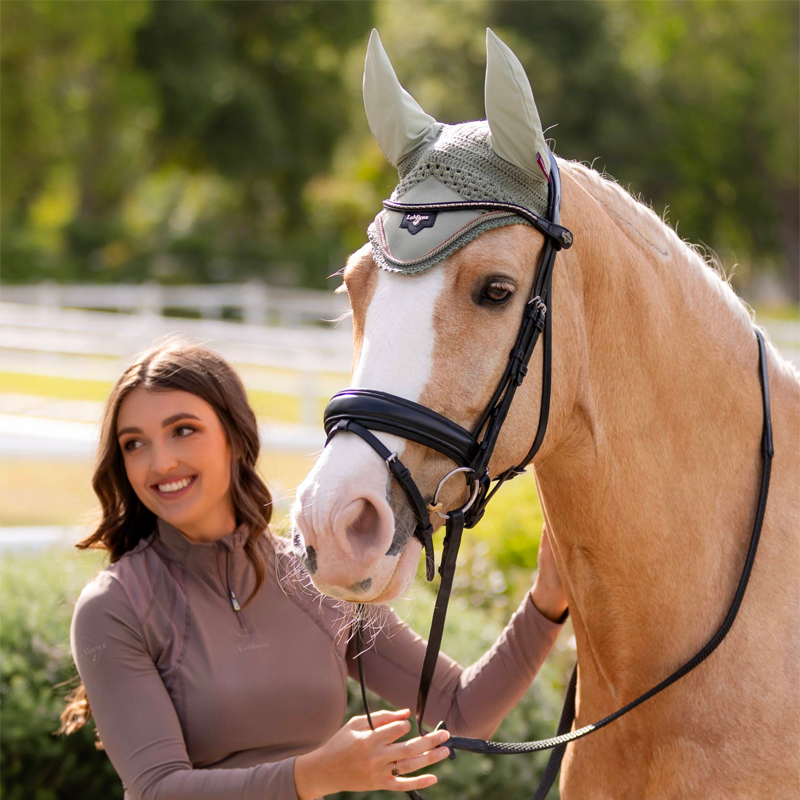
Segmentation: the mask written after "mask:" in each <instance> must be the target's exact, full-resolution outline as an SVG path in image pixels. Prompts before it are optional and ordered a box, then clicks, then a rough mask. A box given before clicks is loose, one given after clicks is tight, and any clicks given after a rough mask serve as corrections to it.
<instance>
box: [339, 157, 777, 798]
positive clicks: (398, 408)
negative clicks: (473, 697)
mask: <svg viewBox="0 0 800 800" xmlns="http://www.w3.org/2000/svg"><path fill="white" fill-rule="evenodd" d="M550 164H551V170H550V184H549V189H548V212H547V213H548V216H547V218H546V219H545V218H542V217H539V216H538V215H536V214H534V213H532V212H531V211H530V210H528V209H526V208H523V207H521V206H516V205H513V204H509V203H496V202H485V203H474V202H451V203H428V204H425V205H406V204H403V203H397V202H392V201H389V200H386V201H384V203H383V205H384V208H387V209H390V210H393V211H403V212H405V213H409V214H410V213H414V212H422V213H425V212H432V211H436V212H446V211H463V210H474V209H487V210H503V211H512V212H513V213H515V214H518V215H520V216H522V217H523V218H524V219H525V220H526V221H527V222H529V223H530V224H531V225H532V226H533V227H534V228H536V229H537V230H538V231H540V232H541V233H542V234H544V246H543V248H542V255H541V260H540V265H539V270H538V272H537V274H536V279H535V281H534V284H533V290H532V292H531V296H530V298H529V300H528V302H527V304H526V305H525V311H524V313H523V316H522V322H521V324H520V328H519V333H518V334H517V339H516V342H515V344H514V347H513V348H512V349H511V351H510V353H509V357H508V362H507V364H506V368H505V371H504V372H503V375H502V377H501V378H500V381H499V383H498V385H497V387H496V388H495V391H494V393H493V394H492V397H491V399H490V400H489V403H488V404H487V406H486V409H485V410H484V412H483V414H482V415H481V417H480V419H479V420H478V422H477V424H476V425H475V427H474V428H473V429H472V431H468V430H467V429H466V428H462V427H461V426H460V425H458V424H456V423H455V422H453V421H452V420H449V419H447V417H444V416H442V415H441V414H438V413H436V412H435V411H433V410H432V409H430V408H427V407H425V406H423V405H420V404H418V403H414V402H412V401H410V400H406V399H405V398H402V397H398V396H397V395H392V394H387V393H385V392H379V391H376V390H373V389H345V390H344V391H342V392H339V393H338V394H336V395H334V396H333V398H332V399H331V401H330V402H329V403H328V406H327V407H326V409H325V415H324V423H325V432H326V433H327V435H328V438H327V441H326V443H325V444H326V446H327V444H328V443H329V442H330V441H331V439H332V438H333V437H334V436H335V435H336V434H338V433H345V432H346V433H354V434H356V435H357V436H359V437H361V438H362V439H363V440H364V441H365V442H366V443H367V444H368V445H370V447H372V448H373V449H374V450H375V451H376V452H377V453H378V455H379V456H380V457H381V458H382V459H383V460H384V462H385V463H386V466H387V468H388V470H389V473H390V474H391V475H392V476H393V477H394V478H395V479H396V480H397V482H398V483H399V484H400V486H401V487H402V488H403V490H404V491H405V493H406V495H407V497H408V500H409V502H410V504H411V507H412V509H413V510H414V514H415V516H416V520H417V524H416V527H415V530H414V536H415V537H416V538H417V539H419V541H420V542H421V543H422V546H423V548H424V549H425V574H426V577H427V579H428V580H429V581H432V580H433V578H434V574H435V562H434V553H433V526H432V525H431V522H430V515H431V514H433V513H437V514H439V516H441V517H443V518H444V519H446V533H445V538H444V542H443V549H442V561H441V564H440V566H439V574H440V575H441V584H440V586H439V592H438V594H437V597H436V605H435V608H434V614H433V621H432V623H431V631H430V635H429V637H428V647H427V650H426V652H425V660H424V662H423V666H422V673H421V676H420V683H419V692H418V696H417V708H416V718H417V727H418V728H419V731H420V733H421V734H424V733H425V729H424V728H423V726H422V718H423V716H424V713H425V706H426V703H427V698H428V691H429V689H430V685H431V682H432V680H433V673H434V670H435V668H436V662H437V659H438V656H439V649H440V646H441V641H442V634H443V633H444V624H445V617H446V614H447V606H448V602H449V599H450V592H451V589H452V585H453V577H454V575H455V569H456V557H457V555H458V549H459V546H460V543H461V534H462V532H463V530H464V528H472V527H474V526H475V525H476V524H477V523H478V521H479V520H480V519H481V517H482V516H483V514H484V511H485V510H486V506H487V504H488V502H489V501H490V500H491V499H492V497H494V495H495V493H496V492H497V490H498V489H499V488H500V486H502V485H503V483H505V482H506V481H507V480H510V479H512V478H514V477H516V476H517V475H521V474H522V473H523V472H524V471H525V468H526V467H527V466H528V465H529V464H530V462H531V461H532V460H533V458H534V456H535V455H536V453H537V452H538V451H539V448H540V447H541V445H542V442H543V441H544V436H545V433H546V430H547V422H548V418H549V412H550V383H551V366H552V347H551V338H552V285H553V284H552V280H553V265H554V264H555V258H556V254H557V252H558V251H559V250H561V249H562V248H563V249H566V248H569V247H570V246H571V245H572V240H573V239H572V234H571V233H570V231H568V230H567V229H566V228H564V227H563V226H561V225H560V224H559V219H560V208H561V181H560V175H559V171H558V164H557V163H556V159H555V157H554V156H553V154H552V153H551V154H550ZM755 334H756V338H757V341H758V348H759V378H760V383H761V393H762V400H763V426H762V436H761V452H762V458H763V466H762V475H761V487H760V494H759V499H758V504H757V507H756V516H755V522H754V525H753V532H752V534H751V538H750V546H749V549H748V552H747V557H746V559H745V564H744V568H743V570H742V574H741V577H740V579H739V584H738V586H737V589H736V593H735V595H734V598H733V600H732V602H731V605H730V607H729V609H728V613H727V615H726V616H725V619H724V620H723V622H722V624H721V625H720V627H719V628H718V629H717V631H716V633H714V635H713V636H712V637H711V639H709V641H708V642H707V643H706V644H705V646H704V647H703V648H702V649H701V650H699V651H698V652H697V653H696V654H695V655H694V656H693V657H692V658H691V659H689V661H687V662H686V663H685V664H684V665H683V666H682V667H680V668H679V669H677V670H676V671H675V672H673V673H672V674H671V675H670V676H668V677H667V678H665V679H664V680H662V681H661V682H660V683H659V684H657V685H656V686H654V687H653V688H652V689H650V690H649V691H647V692H645V693H644V694H643V695H641V696H639V697H637V698H636V699H635V700H633V701H631V702H630V703H628V704H627V705H625V706H623V707H622V708H620V709H618V710H617V711H615V712H614V713H613V714H610V715H609V716H607V717H605V718H603V719H602V720H599V721H598V722H596V723H593V724H590V725H585V726H584V727H582V728H579V729H577V730H574V731H572V730H571V728H572V723H573V721H574V717H575V695H576V687H577V664H576V665H575V669H574V670H573V672H572V676H571V678H570V682H569V686H568V688H567V695H566V698H565V701H564V707H563V710H562V713H561V719H560V721H559V725H558V734H557V735H556V736H555V737H553V738H551V739H544V740H541V741H537V742H520V743H512V744H506V743H502V742H487V741H484V740H482V739H471V738H467V737H462V736H451V737H450V739H448V741H447V742H445V745H444V746H445V747H448V748H449V749H450V758H455V751H456V750H465V751H469V752H474V753H484V754H486V755H516V754H523V753H534V752H539V751H541V750H552V753H551V756H550V760H549V761H548V764H547V767H546V768H545V771H544V775H543V776H542V779H541V781H540V783H539V786H538V788H537V790H536V793H535V794H534V797H533V800H544V798H545V796H546V795H547V793H548V791H549V789H550V787H551V786H552V784H553V781H554V780H555V778H556V775H557V774H558V771H559V768H560V765H561V760H562V758H563V756H564V753H565V751H566V748H567V745H568V744H569V743H570V742H572V741H575V740H576V739H580V738H583V737H584V736H588V735H589V734H590V733H593V732H594V731H596V730H599V729H600V728H603V727H605V726H606V725H608V724H610V723H611V722H613V721H615V720H616V719H619V718H620V717H621V716H623V715H624V714H627V713H628V712H629V711H632V710H633V709H634V708H636V707H637V706H639V705H640V704H641V703H643V702H645V701H646V700H648V699H650V698H651V697H653V696H655V695H656V694H658V693H659V692H661V691H663V690H664V689H666V688H668V687H669V686H671V685H672V684H673V683H675V682H676V681H678V680H679V679H680V678H682V677H684V676H685V675H686V674H688V673H689V672H691V670H693V669H694V668H695V667H696V666H698V665H699V664H701V663H702V662H703V661H704V660H705V659H706V658H708V656H709V655H711V653H712V652H713V651H714V650H716V648H717V647H718V646H719V644H720V643H721V642H722V640H723V639H724V638H725V636H726V635H727V633H728V631H729V630H730V628H731V626H732V625H733V622H734V620H735V618H736V615H737V613H738V611H739V607H740V605H741V603H742V600H743V598H744V593H745V590H746V588H747V584H748V581H749V578H750V572H751V570H752V566H753V562H754V560H755V555H756V549H757V548H758V542H759V538H760V535H761V527H762V524H763V521H764V514H765V512H766V505H767V496H768V493H769V479H770V472H771V464H772V457H773V454H774V450H773V443H772V424H771V420H770V405H769V379H768V367H767V353H766V346H765V344H764V339H763V337H762V335H761V332H760V331H759V330H758V329H756V330H755ZM540 336H542V339H543V346H544V353H543V358H542V396H541V404H540V410H539V425H538V428H537V431H536V436H535V437H534V440H533V443H532V445H531V447H530V450H529V451H528V453H527V455H526V456H525V458H524V459H523V460H522V461H521V462H520V463H519V464H517V465H516V466H514V467H510V468H508V469H507V470H505V471H503V472H501V473H500V474H499V475H496V476H495V477H492V476H491V475H490V473H489V462H490V460H491V457H492V453H493V452H494V447H495V445H496V444H497V439H498V436H499V435H500V431H501V429H502V426H503V423H504V422H505V419H506V417H507V416H508V412H509V410H510V408H511V403H512V401H513V399H514V394H515V392H516V390H517V389H518V388H519V387H520V386H521V385H522V382H523V380H524V379H525V375H526V374H527V372H528V364H529V362H530V359H531V356H532V355H533V351H534V349H535V347H536V344H537V342H538V340H539V337H540ZM372 431H382V432H384V433H390V434H393V435H395V436H399V437H401V438H403V439H408V440H410V441H413V442H417V443H419V444H422V445H424V446H426V447H428V448H430V449H432V450H436V451H437V452H439V453H441V454H442V455H444V456H446V457H447V458H449V459H450V460H451V461H453V462H455V463H456V464H457V467H456V468H455V469H453V470H451V471H450V472H448V473H447V474H446V475H445V476H444V477H443V478H442V480H441V481H440V482H439V485H438V486H437V489H436V492H435V493H434V497H433V499H432V502H431V503H426V501H425V499H424V498H423V496H422V493H421V492H420V490H419V488H418V486H417V485H416V483H415V482H414V479H413V478H412V476H411V473H410V471H409V470H408V469H407V468H406V467H405V466H404V465H403V463H402V462H401V461H400V459H399V458H398V455H397V453H393V452H391V451H390V450H389V448H388V447H386V446H385V445H384V444H383V442H381V440H380V439H379V438H378V437H377V436H375V435H374V434H373V433H372ZM458 473H463V474H464V475H465V476H466V478H467V484H468V487H469V490H470V492H469V499H468V500H467V501H466V503H465V504H464V505H463V506H462V507H461V508H458V509H456V510H454V511H450V512H449V513H447V514H445V513H443V512H442V510H441V505H440V504H439V502H438V501H439V493H440V492H441V489H442V487H443V486H444V484H445V483H446V481H447V480H448V479H449V478H450V477H451V476H453V475H456V474H458ZM493 483H494V486H492V484H493ZM355 634H356V643H357V649H358V656H357V657H358V671H359V679H360V683H361V697H362V700H363V703H364V709H365V711H366V714H367V719H368V720H369V725H370V727H371V728H373V724H372V718H371V716H370V712H369V706H368V704H367V694H366V679H365V675H364V665H363V660H362V658H361V654H362V653H363V650H364V647H363V630H362V625H361V623H360V621H359V622H357V624H356V627H355ZM373 730H374V728H373ZM408 794H409V796H410V797H411V798H412V800H422V798H421V796H420V794H419V793H418V792H415V791H410V792H408Z"/></svg>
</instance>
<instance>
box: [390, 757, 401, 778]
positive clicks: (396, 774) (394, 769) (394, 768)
mask: <svg viewBox="0 0 800 800" xmlns="http://www.w3.org/2000/svg"><path fill="white" fill-rule="evenodd" d="M402 774H403V773H402V772H400V770H399V769H397V762H396V761H394V762H392V775H394V777H395V778H399V777H400V775H402Z"/></svg>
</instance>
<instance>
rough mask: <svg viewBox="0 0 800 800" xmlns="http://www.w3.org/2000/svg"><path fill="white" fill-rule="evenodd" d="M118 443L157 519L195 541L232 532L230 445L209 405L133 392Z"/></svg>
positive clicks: (172, 393) (120, 417)
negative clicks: (167, 523) (159, 518)
mask: <svg viewBox="0 0 800 800" xmlns="http://www.w3.org/2000/svg"><path fill="white" fill-rule="evenodd" d="M117 440H118V442H119V446H120V449H121V450H122V454H123V458H124V460H125V471H126V472H127V475H128V480H129V481H130V483H131V486H132V487H133V490H134V491H135V492H136V495H137V496H138V497H139V499H140V500H141V501H142V503H144V505H145V506H146V507H147V508H149V509H150V510H151V511H152V512H153V513H154V514H156V515H157V516H159V517H161V518H162V519H163V520H165V521H166V522H169V523H170V524H171V525H174V526H175V527H176V528H178V529H179V530H181V531H183V533H185V534H186V535H187V536H189V537H191V538H192V539H195V540H197V541H202V540H213V539H215V538H219V536H224V535H225V534H226V533H230V532H231V531H232V530H233V528H234V527H235V513H234V510H233V503H232V500H231V496H230V476H231V450H230V445H229V443H228V440H227V436H226V435H225V430H224V429H223V427H222V423H221V422H220V421H219V418H218V417H217V414H216V412H215V411H214V409H213V408H212V407H211V406H210V405H209V404H208V403H206V401H205V400H203V399H201V398H200V397H198V396H197V395H194V394H191V393H190V392H184V391H181V390H169V391H151V390H147V389H143V388H141V387H139V388H137V389H134V390H133V391H132V392H130V394H128V395H127V397H126V398H125V399H124V400H123V401H122V404H121V405H120V408H119V412H118V414H117Z"/></svg>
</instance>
